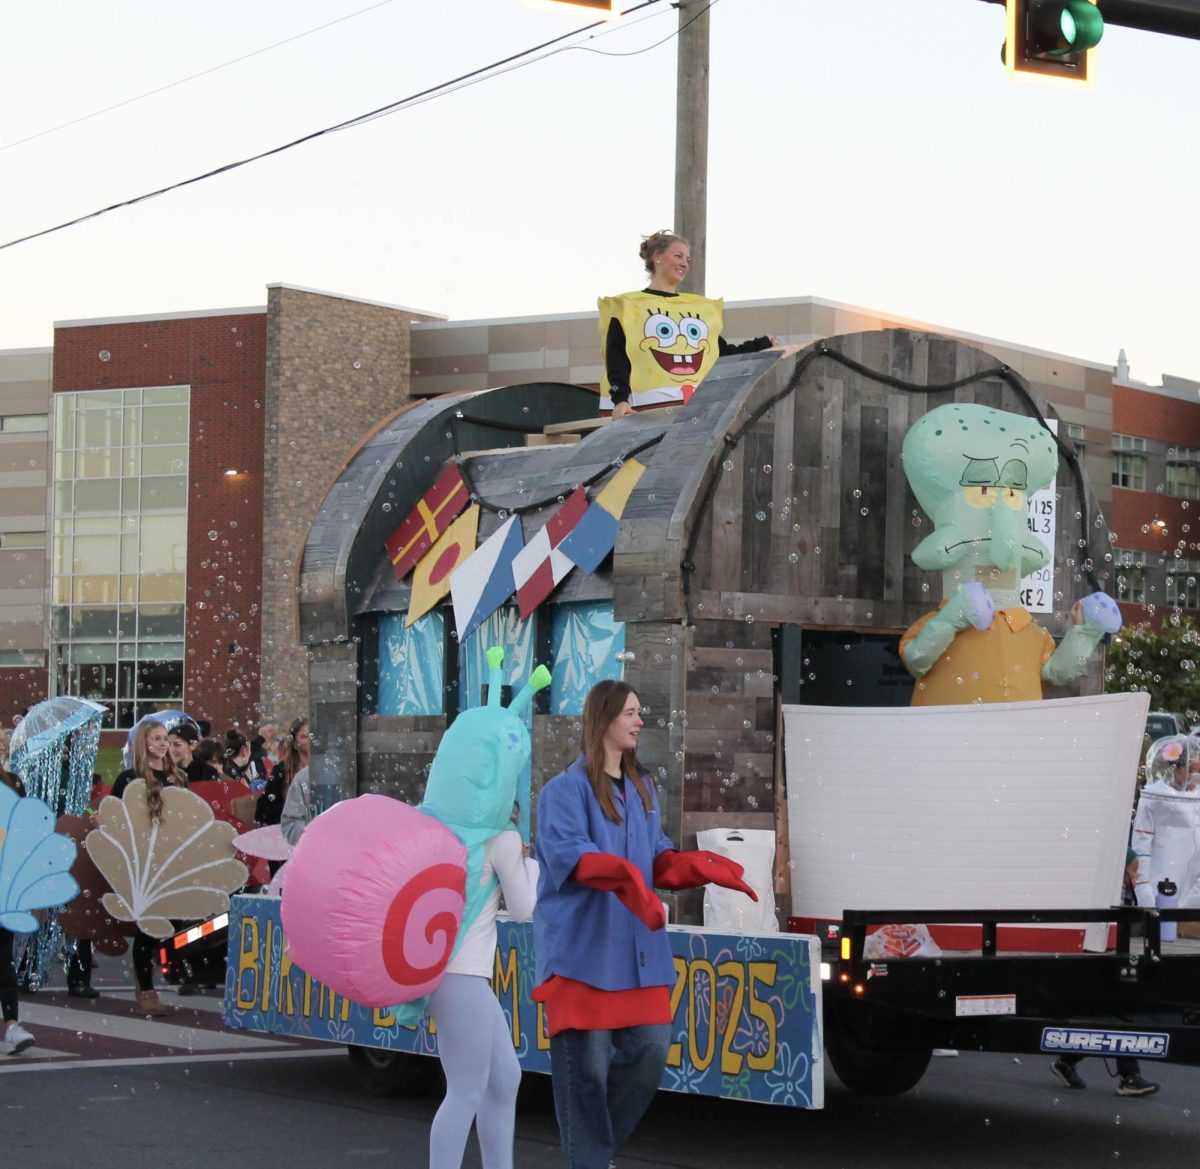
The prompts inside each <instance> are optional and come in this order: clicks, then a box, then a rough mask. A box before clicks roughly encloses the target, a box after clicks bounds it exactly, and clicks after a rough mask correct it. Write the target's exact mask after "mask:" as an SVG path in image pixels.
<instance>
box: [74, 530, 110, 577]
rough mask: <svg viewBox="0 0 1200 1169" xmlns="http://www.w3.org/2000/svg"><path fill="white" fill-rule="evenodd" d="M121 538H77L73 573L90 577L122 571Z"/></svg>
mask: <svg viewBox="0 0 1200 1169" xmlns="http://www.w3.org/2000/svg"><path fill="white" fill-rule="evenodd" d="M120 561H121V537H120V536H76V537H75V555H74V557H73V558H72V560H71V571H72V572H74V573H76V574H77V575H82V576H88V575H91V574H94V573H113V574H114V575H115V574H116V573H117V572H118V571H119V570H120Z"/></svg>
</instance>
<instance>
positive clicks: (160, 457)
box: [142, 446, 188, 475]
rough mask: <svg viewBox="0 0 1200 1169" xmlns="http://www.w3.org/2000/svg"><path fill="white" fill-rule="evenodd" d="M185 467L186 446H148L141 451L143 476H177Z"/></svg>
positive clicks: (186, 462) (186, 458)
mask: <svg viewBox="0 0 1200 1169" xmlns="http://www.w3.org/2000/svg"><path fill="white" fill-rule="evenodd" d="M187 465H188V450H187V447H186V446H148V447H146V448H145V449H143V451H142V474H143V475H178V474H179V473H180V472H181V471H186V470H187Z"/></svg>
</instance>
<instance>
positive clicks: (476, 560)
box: [450, 515, 523, 645]
mask: <svg viewBox="0 0 1200 1169" xmlns="http://www.w3.org/2000/svg"><path fill="white" fill-rule="evenodd" d="M522 547H523V539H522V536H521V521H520V519H519V518H518V517H517V516H515V515H511V516H509V517H508V519H507V520H505V521H504V523H503V524H502V525H501V526H500V527H499V528H497V529H496V530H495V531H494V532H493V533H492V534H491V535H490V536H489V537H488V538H487V539H486V540H485V541H484V542H483V543H482V544H480V545H479V547H478V548H477V549H476V550H475V555H474V556H471V557H469V558H468V559H467V561H466V563H465V564H462V565H460V566H459V567H458V568H456V569H455V570H454V577H453V578H452V579H451V581H450V595H451V597H452V598H453V600H454V624H455V627H456V628H457V629H458V643H459V645H462V643H463V642H464V641H466V639H467V638H468V637H469V636H470V635H471V633H472V632H473V631H474V629H475V628H476V626H478V625H479V624H481V623H482V622H483V621H485V620H486V619H487V618H488V617H490V616H491V615H492V614H493V613H494V612H495V611H496V610H497V609H499V608H500V606H501V605H503V604H504V602H505V601H507V600H508V598H509V597H511V596H512V595H513V592H514V590H515V589H516V587H517V586H516V584H515V582H514V581H513V561H514V560H515V559H516V556H517V553H518V552H520V551H521V548H522Z"/></svg>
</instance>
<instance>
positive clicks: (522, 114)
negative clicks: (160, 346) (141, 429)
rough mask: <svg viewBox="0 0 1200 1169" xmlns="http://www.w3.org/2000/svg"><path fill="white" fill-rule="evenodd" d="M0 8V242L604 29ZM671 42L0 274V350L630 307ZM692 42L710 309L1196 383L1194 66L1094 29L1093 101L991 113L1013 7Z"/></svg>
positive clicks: (471, 102) (286, 158)
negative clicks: (260, 309) (290, 320)
mask: <svg viewBox="0 0 1200 1169" xmlns="http://www.w3.org/2000/svg"><path fill="white" fill-rule="evenodd" d="M629 2H630V3H632V2H633V0H629ZM4 8H5V11H4V28H3V37H2V38H0V191H2V192H3V194H2V196H0V244H3V243H6V242H7V241H9V240H13V239H17V238H19V237H22V236H24V235H26V234H28V233H31V232H36V231H40V230H42V229H44V228H47V227H52V226H54V225H56V224H58V223H60V222H63V221H66V220H69V219H73V218H75V217H76V216H79V215H83V214H86V213H88V212H91V211H94V210H96V209H98V208H100V207H103V206H106V205H108V204H111V203H114V202H118V201H121V200H125V199H129V198H131V197H134V196H136V195H140V194H142V193H144V192H148V191H151V190H154V189H156V188H158V187H162V186H165V185H167V184H169V183H175V182H178V181H181V180H184V179H187V178H191V177H192V176H194V175H198V174H201V173H203V172H205V171H208V170H211V169H213V168H215V167H218V166H221V165H223V164H226V163H230V162H234V161H237V160H240V159H243V158H246V157H248V156H251V155H254V154H256V153H258V152H260V151H264V150H269V149H271V148H273V147H276V146H279V145H281V144H283V143H285V142H288V141H291V140H292V139H295V138H299V137H302V136H304V135H307V134H309V133H311V132H313V131H315V130H319V129H321V128H323V127H326V126H329V125H332V124H335V123H337V122H340V121H343V120H345V119H347V118H352V117H355V116H357V115H359V114H362V113H365V112H367V111H370V110H373V109H376V108H378V107H380V106H383V105H387V104H389V103H392V102H395V101H397V100H399V99H401V98H404V97H407V96H408V95H410V94H414V93H416V92H418V91H421V90H423V89H425V88H427V87H429V86H433V85H437V84H439V83H441V82H444V81H446V80H448V79H450V78H452V77H455V76H457V75H459V74H462V73H465V72H468V71H470V70H474V69H477V68H479V67H482V66H486V65H489V64H491V63H492V62H495V61H497V60H499V59H501V58H504V57H507V56H509V55H510V54H514V53H518V52H521V51H522V50H525V49H528V48H531V47H532V46H535V45H538V44H540V43H542V42H544V41H547V40H550V39H551V38H554V37H558V36H560V35H562V34H564V33H570V32H572V31H573V30H575V29H579V28H582V27H583V26H584V25H586V24H588V23H589V22H590V18H589V17H588V16H587V15H586V14H585V13H581V12H580V11H578V10H571V9H568V8H565V7H564V8H563V9H562V11H558V10H552V11H547V10H544V9H534V8H530V7H527V6H526V5H525V4H524V3H522V0H437V2H436V3H431V2H430V0H383V2H380V0H256V2H255V3H254V4H246V3H245V2H244V0H207V2H206V3H205V4H203V5H183V4H164V3H162V2H161V0H112V2H111V3H108V4H103V5H101V4H96V3H94V0H57V2H56V3H54V4H47V3H44V2H43V0H8V2H7V3H6V4H5V6H4ZM331 22H336V23H331ZM321 25H329V27H326V28H323V29H321V30H320V31H316V32H312V33H311V34H310V35H305V36H301V35H299V34H303V33H306V32H308V30H311V29H315V28H317V27H318V26H321ZM676 26H677V14H676V11H675V9H673V8H671V7H670V6H669V4H668V3H667V2H666V0H659V2H658V3H656V4H654V5H652V6H650V7H648V8H646V9H644V10H643V11H641V12H639V13H637V14H634V15H632V16H630V17H627V18H626V19H625V20H623V21H620V22H617V23H616V24H614V25H611V26H605V28H604V29H602V30H599V31H601V32H603V34H604V35H602V36H596V35H595V34H594V33H593V34H589V36H588V37H587V38H586V39H575V40H573V41H571V42H569V43H570V44H573V45H578V46H581V47H577V48H571V49H569V50H567V51H564V52H560V53H557V54H555V55H553V56H551V57H549V58H548V59H545V60H541V61H538V62H536V63H533V64H530V65H528V66H527V67H524V68H520V69H516V70H513V71H510V72H507V73H504V74H502V75H500V76H498V77H495V78H492V79H490V80H486V81H484V82H482V83H481V84H477V85H472V86H469V87H466V88H463V89H461V90H459V91H457V92H455V93H452V94H449V95H447V96H443V97H439V98H437V99H436V100H433V101H428V102H425V103H423V104H420V105H417V106H414V107H412V108H409V109H406V110H402V111H400V112H398V113H395V114H392V115H390V116H388V117H383V118H379V119H376V120H374V121H372V122H370V123H368V124H366V125H362V126H358V127H356V128H352V129H348V130H345V131H342V132H339V133H337V134H331V135H326V136H323V137H321V138H318V139H316V140H315V141H311V142H308V143H306V144H305V145H302V146H299V147H297V148H295V149H293V150H289V151H287V152H285V153H282V154H280V155H276V156H274V157H271V158H268V159H265V160H263V161H260V162H256V163H253V164H251V165H249V166H246V167H243V168H241V169H239V170H236V171H233V172H232V173H228V174H223V175H220V176H217V177H215V178H212V179H208V180H206V181H204V182H201V183H196V184H193V185H191V186H188V187H186V188H184V189H183V190H179V191H174V192H171V193H169V194H166V195H163V196H161V197H159V198H157V199H154V200H151V201H149V202H146V203H143V204H140V205H138V206H134V207H131V208H127V209H124V210H120V211H115V212H113V213H111V214H108V215H105V216H102V217H100V218H98V219H95V220H91V221H89V222H86V223H82V224H80V225H78V226H75V227H71V228H68V229H66V230H64V231H60V232H57V233H55V234H52V235H49V236H45V237H43V238H40V239H35V240H31V241H29V242H27V243H22V244H19V245H17V246H15V247H11V248H7V249H2V250H0V287H2V288H3V290H4V298H3V311H2V312H0V349H14V348H29V347H36V346H46V345H50V344H51V343H52V340H53V332H52V330H53V323H54V322H55V321H58V320H76V319H81V318H95V317H112V316H116V317H122V316H130V315H137V314H154V313H166V312H183V311H191V310H204V309H217V308H227V307H235V306H245V305H262V304H265V303H266V286H267V285H269V284H275V283H286V284H293V285H300V286H303V287H308V288H317V289H323V290H327V291H331V292H335V293H340V294H344V295H348V296H355V297H362V298H365V299H369V300H378V301H383V302H387V303H391V304H400V305H405V306H409V307H412V308H419V309H422V310H425V311H429V312H435V313H440V314H443V315H445V316H447V317H449V318H451V319H456V320H466V319H476V318H483V317H511V316H524V315H535V314H543V313H561V312H578V311H585V310H588V309H590V308H593V307H594V305H595V299H596V297H597V296H598V295H601V294H606V293H613V292H620V291H624V290H627V289H629V288H633V287H638V286H640V284H641V282H642V275H643V274H642V272H641V269H640V264H639V261H638V258H637V247H638V244H639V242H640V238H641V236H642V235H644V234H647V233H649V232H651V231H653V230H655V229H657V228H660V227H667V226H670V225H671V218H672V209H673V175H674V136H675V114H674V105H675V57H676V44H675V40H674V38H673V33H674V31H675V28H676ZM711 29H712V49H711V54H712V55H711V90H710V129H709V204H708V258H707V266H708V281H707V290H708V292H709V294H710V295H720V296H724V297H725V299H726V300H757V299H765V298H772V297H789V298H791V297H803V296H817V297H824V298H828V299H832V300H838V301H844V302H847V303H850V304H856V305H861V306H864V307H866V308H869V309H873V310H877V311H879V312H882V313H887V314H892V315H896V316H901V317H906V318H910V319H915V320H920V321H924V322H927V323H930V324H934V325H939V326H942V327H945V328H947V329H953V330H956V331H963V332H968V333H975V334H980V335H984V336H988V337H994V338H998V339H1002V340H1006V341H1010V342H1015V343H1017V344H1020V345H1026V346H1030V347H1034V348H1040V349H1047V350H1052V351H1055V352H1059V353H1064V354H1067V355H1070V356H1072V357H1076V358H1080V359H1084V360H1088V361H1094V362H1099V363H1102V364H1107V365H1112V364H1115V362H1116V359H1117V353H1118V350H1120V349H1122V348H1124V349H1125V350H1126V352H1127V354H1128V358H1129V362H1130V366H1131V372H1132V375H1133V377H1134V378H1135V379H1137V380H1140V381H1144V382H1148V383H1151V384H1157V383H1158V382H1159V380H1160V379H1161V376H1162V375H1163V374H1164V373H1166V374H1175V375H1179V376H1183V377H1190V378H1193V379H1200V343H1198V342H1197V339H1196V338H1197V330H1196V318H1197V310H1198V309H1200V292H1198V291H1197V287H1198V281H1197V277H1198V276H1200V231H1198V230H1197V226H1196V225H1197V218H1198V217H1197V204H1198V201H1200V200H1198V193H1200V160H1198V157H1197V148H1196V142H1197V138H1196V132H1195V112H1196V110H1197V109H1198V108H1200V41H1192V40H1186V39H1181V38H1174V37H1166V36H1159V35H1155V34H1151V33H1146V32H1140V31H1135V30H1130V29H1124V28H1117V27H1112V26H1110V27H1109V28H1108V29H1107V30H1106V32H1105V35H1104V39H1103V41H1102V43H1101V45H1100V47H1099V49H1098V50H1097V56H1096V65H1097V68H1096V82H1095V85H1094V87H1093V88H1092V89H1091V90H1089V91H1086V92H1080V91H1077V90H1063V89H1060V88H1054V87H1047V86H1044V85H1038V84H1035V83H1030V82H1014V81H1011V80H1009V79H1008V78H1007V77H1006V75H1005V71H1004V68H1003V66H1002V65H1001V62H1000V46H1001V42H1002V41H1003V37H1004V9H1003V7H1002V6H1000V5H993V4H985V3H981V2H979V0H904V2H900V0H853V2H852V0H717V2H716V3H715V5H714V6H713V8H712V11H711ZM292 38H295V39H292ZM664 39H665V43H662V44H658V45H657V47H651V46H655V44H656V42H660V41H664ZM283 41H288V43H286V44H281V45H279V46H278V47H275V48H271V49H270V50H269V51H265V52H259V51H258V50H262V49H265V48H266V47H267V46H271V45H276V44H277V43H278V42H283ZM251 54H252V55H251ZM618 54H620V55H618ZM238 58H246V59H244V60H237V59H238ZM235 61H236V63H233V64H228V65H225V63H226V62H235ZM222 65H225V67H223V68H217V67H218V66H222ZM194 74H203V75H202V76H200V77H198V78H196V79H195V80H191V81H186V82H184V83H182V84H174V83H176V82H181V81H183V79H184V78H188V77H190V76H192V75H194ZM162 87H169V88H166V89H164V90H163V91H162V92H159V93H156V94H154V95H153V96H149V97H144V98H141V99H140V100H135V101H130V100H129V99H131V98H138V97H139V95H142V94H146V93H147V92H149V91H152V90H158V89H162ZM118 103H125V104H121V105H120V106H119V108H117V109H114V110H111V111H110V112H107V113H103V114H99V115H98V116H95V117H87V115H91V114H95V113H97V111H101V110H103V109H105V108H106V107H109V106H114V105H117V104H118ZM81 118H82V119H85V120H82V121H76V119H81ZM73 121H74V122H75V124H74V125H70V126H67V127H66V128H63V129H55V127H58V126H61V125H63V124H64V123H68V122H73ZM48 130H50V131H53V132H51V133H46V132H45V131H48ZM34 135H37V137H32V136H34ZM23 139H31V140H29V141H21V140H23Z"/></svg>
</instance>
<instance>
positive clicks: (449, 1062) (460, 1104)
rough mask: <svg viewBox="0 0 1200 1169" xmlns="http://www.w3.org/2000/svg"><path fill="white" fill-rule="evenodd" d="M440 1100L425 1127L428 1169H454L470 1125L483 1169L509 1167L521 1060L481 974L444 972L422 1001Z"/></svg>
mask: <svg viewBox="0 0 1200 1169" xmlns="http://www.w3.org/2000/svg"><path fill="white" fill-rule="evenodd" d="M429 1013H430V1014H431V1015H432V1016H433V1017H434V1019H435V1020H436V1021H437V1042H438V1056H439V1057H440V1058H441V1061H442V1070H443V1071H444V1072H445V1074H446V1098H445V1099H444V1100H443V1101H442V1105H441V1107H440V1108H439V1109H438V1110H437V1115H436V1116H435V1117H434V1118H433V1127H432V1129H431V1130H430V1132H429V1169H460V1167H461V1165H462V1159H463V1152H464V1150H465V1149H466V1147H467V1137H468V1135H469V1134H470V1132H471V1122H472V1121H474V1122H475V1131H476V1133H477V1135H478V1137H479V1151H480V1153H481V1154H482V1157H483V1169H512V1163H513V1129H514V1127H515V1124H516V1110H517V1088H518V1087H520V1084H521V1065H520V1064H519V1063H518V1062H517V1055H516V1052H515V1051H514V1050H513V1044H512V1032H511V1030H510V1029H509V1025H508V1021H507V1020H506V1019H505V1017H504V1012H503V1011H502V1010H501V1009H500V1003H499V1001H498V1000H497V998H496V996H495V995H494V994H493V993H492V987H491V984H490V983H489V982H488V980H487V979H486V978H482V977H477V976H476V975H472V974H447V975H446V976H445V978H443V979H442V981H441V982H440V983H439V984H438V988H437V990H435V991H434V992H433V994H432V995H431V996H430V998H429Z"/></svg>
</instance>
